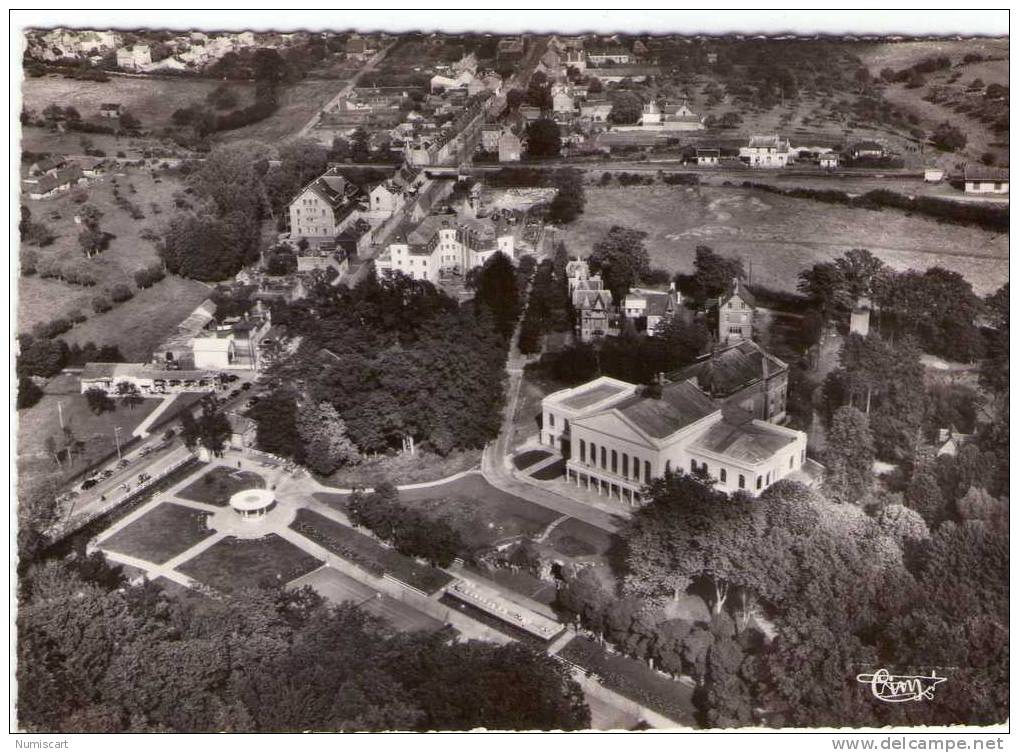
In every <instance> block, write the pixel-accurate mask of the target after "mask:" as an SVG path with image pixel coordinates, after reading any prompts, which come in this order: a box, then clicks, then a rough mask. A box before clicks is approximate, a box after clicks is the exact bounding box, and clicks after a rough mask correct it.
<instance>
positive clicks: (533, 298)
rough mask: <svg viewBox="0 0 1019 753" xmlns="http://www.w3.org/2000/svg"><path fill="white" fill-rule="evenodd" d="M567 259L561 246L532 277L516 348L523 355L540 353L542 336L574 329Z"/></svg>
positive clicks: (564, 249) (539, 265) (539, 266)
mask: <svg viewBox="0 0 1019 753" xmlns="http://www.w3.org/2000/svg"><path fill="white" fill-rule="evenodd" d="M568 260H569V256H568V254H567V253H566V247H565V246H564V245H563V244H562V243H560V244H559V245H558V247H557V248H556V253H555V258H554V259H543V260H542V261H541V262H540V263H539V264H538V267H537V270H536V271H535V274H534V280H533V282H532V283H531V294H530V296H529V298H528V300H527V309H526V310H525V311H524V319H523V322H522V323H521V325H520V334H519V336H518V338H517V347H518V348H519V349H520V352H521V353H523V354H524V355H530V354H532V353H539V352H541V346H542V341H543V339H544V336H545V335H547V334H548V333H550V332H569V331H570V330H571V329H572V328H573V307H572V304H571V302H570V299H569V289H568V287H567V281H566V263H567V261H568Z"/></svg>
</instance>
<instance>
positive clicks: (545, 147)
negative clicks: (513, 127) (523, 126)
mask: <svg viewBox="0 0 1019 753" xmlns="http://www.w3.org/2000/svg"><path fill="white" fill-rule="evenodd" d="M561 148H562V141H561V139H560V138H559V126H558V124H557V123H556V122H555V121H554V120H551V119H549V118H539V119H538V120H535V121H534V122H533V123H531V124H529V125H528V126H527V153H528V154H529V155H530V156H531V157H534V158H536V159H544V158H548V157H558V156H559V152H560V150H561Z"/></svg>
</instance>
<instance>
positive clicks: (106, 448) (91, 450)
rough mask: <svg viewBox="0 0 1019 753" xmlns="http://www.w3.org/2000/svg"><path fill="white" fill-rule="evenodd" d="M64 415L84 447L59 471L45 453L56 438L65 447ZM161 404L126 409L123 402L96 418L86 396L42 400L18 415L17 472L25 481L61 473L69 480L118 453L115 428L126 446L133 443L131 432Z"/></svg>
mask: <svg viewBox="0 0 1019 753" xmlns="http://www.w3.org/2000/svg"><path fill="white" fill-rule="evenodd" d="M58 403H59V404H60V409H61V410H62V411H63V415H64V426H65V427H67V428H69V429H70V430H71V431H72V432H73V433H74V436H75V438H77V439H78V440H79V441H81V442H82V443H83V446H82V448H81V449H82V452H81V454H80V456H79V455H77V454H76V455H75V459H74V462H73V463H72V464H71V465H70V466H68V464H67V463H66V462H64V463H63V469H60V468H58V467H57V465H56V463H54V462H53V458H52V457H51V456H50V454H49V453H48V452H47V451H46V444H45V443H46V439H47V437H53V438H54V439H55V440H56V442H57V446H58V447H60V446H63V432H62V431H61V428H60V413H59V412H58V408H57V404H58ZM159 403H160V401H159V400H155V399H146V400H143V401H142V403H141V405H138V406H136V407H134V408H127V407H125V406H124V404H123V401H120V400H115V401H114V404H115V405H116V410H114V411H111V412H108V413H102V414H100V415H98V416H97V415H96V414H94V413H93V412H92V411H91V410H89V408H88V403H87V402H86V401H85V396H84V395H81V394H78V393H74V394H68V395H44V396H43V398H42V400H40V401H39V402H38V403H36V404H35V405H33V406H32V407H31V408H26V409H25V410H20V411H18V470H19V473H20V475H21V476H22V477H23V478H24V477H27V476H33V475H37V474H49V473H55V472H59V474H60V476H61V478H64V479H67V478H71V477H72V476H75V475H76V474H78V473H81V472H82V471H83V470H84V469H85V468H88V467H90V466H91V465H93V464H94V463H95V462H96V461H97V460H98V459H100V458H103V457H105V456H106V455H108V454H109V453H111V452H115V451H116V442H115V440H114V436H113V432H114V428H115V427H117V426H119V427H120V441H121V444H122V445H123V443H124V442H127V441H128V440H129V439H131V432H132V431H133V430H134V428H135V427H136V426H137V425H138V424H140V423H141V422H142V421H143V420H144V419H145V417H146V416H147V415H149V413H151V412H152V411H153V410H154V409H155V407H156V406H157V405H159Z"/></svg>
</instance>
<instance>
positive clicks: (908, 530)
mask: <svg viewBox="0 0 1019 753" xmlns="http://www.w3.org/2000/svg"><path fill="white" fill-rule="evenodd" d="M876 519H877V522H878V525H879V526H881V530H882V531H884V532H885V533H886V534H888V535H889V536H891V537H892V538H893V539H895V540H896V541H897V542H899V544H900V545H903V544H913V543H917V542H920V541H925V540H926V539H929V538H930V535H931V534H930V530H929V529H928V528H927V523H926V522H924V519H923V517H922V516H921V515H920V514H919V513H918V512H916V511H914V510H911V509H910V508H908V507H905V506H903V505H899V504H891V505H885V506H884V507H882V508H881V510H880V512H878V514H877V516H876Z"/></svg>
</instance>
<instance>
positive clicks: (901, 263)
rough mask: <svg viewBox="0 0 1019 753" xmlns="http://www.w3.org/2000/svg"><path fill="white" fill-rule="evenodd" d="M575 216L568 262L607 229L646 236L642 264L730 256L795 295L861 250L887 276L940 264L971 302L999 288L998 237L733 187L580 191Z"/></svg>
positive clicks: (676, 265)
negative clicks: (802, 278) (832, 263)
mask: <svg viewBox="0 0 1019 753" xmlns="http://www.w3.org/2000/svg"><path fill="white" fill-rule="evenodd" d="M586 195H587V206H586V209H585V211H584V214H582V215H581V216H580V218H579V219H578V220H576V221H575V222H574V223H573V224H571V225H568V226H567V227H566V229H565V233H564V234H565V236H566V237H565V238H564V240H565V242H566V246H567V248H568V249H569V250H570V253H572V254H580V255H581V256H586V255H587V254H589V253H590V252H591V247H592V245H593V244H594V243H595V241H597V240H598V239H599V238H601V237H602V236H603V235H604V234H605V233H606V232H607V231H608V230H609V228H610V227H611V226H612V225H622V226H624V227H632V228H640V229H642V230H645V231H647V233H648V237H647V239H646V241H645V243H646V245H647V248H648V251H649V252H650V255H651V265H652V266H653V267H662V268H664V269H667V270H668V271H670V272H683V273H690V272H692V271H693V259H694V249H695V248H696V246H698V245H705V246H710V247H711V248H712V249H714V250H715V251H716V252H719V253H721V254H725V255H732V256H740V257H742V258H743V259H744V262H745V266H747V268H748V271H749V267H750V264H751V263H752V264H753V282H754V283H755V284H759V285H765V286H768V287H773V288H777V289H780V290H795V288H796V278H797V275H798V274H799V272H800V271H801V270H803V269H805V268H807V267H810V266H811V265H812V264H813V263H814V262H817V261H823V260H825V259H832V258H835V257H838V256H840V255H842V254H843V253H844V252H846V251H848V250H849V249H851V248H867V249H870V250H871V251H872V252H873V253H874V254H875V255H876V256H878V257H880V258H881V259H882V260H883V261H884V262H885V263H887V264H888V265H889V266H891V267H893V268H895V269H900V270H902V269H908V268H913V269H921V270H922V269H927V268H928V267H932V266H942V267H945V268H947V269H950V270H953V271H956V272H959V273H961V274H962V275H964V276H965V277H966V278H967V279H968V280H969V281H970V282H971V283H972V285H973V289H974V290H975V291H976V292H977V293H978V294H981V295H982V294H986V293H991V292H993V291H994V290H996V289H997V288H998V287H1000V286H1001V285H1002V284H1003V283H1004V282H1006V281H1007V280H1008V236H1007V235H1006V234H995V233H989V232H986V231H983V230H979V229H977V228H972V227H963V226H959V225H949V224H939V223H937V222H935V221H934V220H930V219H926V218H922V217H915V216H907V215H906V214H905V213H903V212H898V211H893V210H885V211H882V212H875V211H871V210H864V209H850V208H848V207H842V206H834V205H830V204H823V203H821V202H816V201H811V200H808V199H793V198H789V197H786V196H777V195H774V194H767V193H764V192H761V191H751V190H748V189H743V188H726V187H714V186H712V187H707V186H700V187H697V188H682V187H672V186H660V185H656V186H637V187H630V188H610V189H604V188H597V187H588V188H587V191H586Z"/></svg>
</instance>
